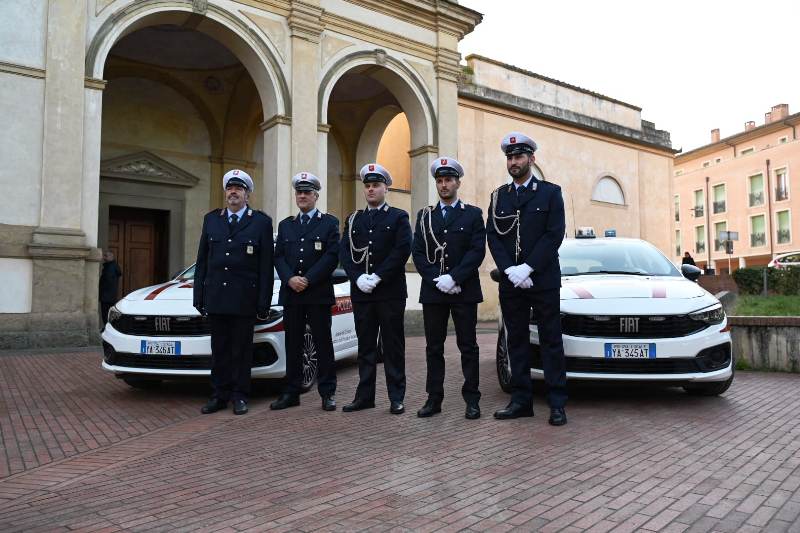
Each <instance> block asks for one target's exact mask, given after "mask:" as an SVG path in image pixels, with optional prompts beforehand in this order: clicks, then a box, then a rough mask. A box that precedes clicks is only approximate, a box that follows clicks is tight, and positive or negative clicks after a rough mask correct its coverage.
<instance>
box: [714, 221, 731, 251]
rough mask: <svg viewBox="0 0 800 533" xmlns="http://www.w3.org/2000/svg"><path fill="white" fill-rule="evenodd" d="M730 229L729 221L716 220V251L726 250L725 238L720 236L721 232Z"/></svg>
mask: <svg viewBox="0 0 800 533" xmlns="http://www.w3.org/2000/svg"><path fill="white" fill-rule="evenodd" d="M723 231H728V223H727V222H716V223H715V224H714V251H715V252H722V251H724V250H725V240H724V239H721V238H720V233H722V232H723Z"/></svg>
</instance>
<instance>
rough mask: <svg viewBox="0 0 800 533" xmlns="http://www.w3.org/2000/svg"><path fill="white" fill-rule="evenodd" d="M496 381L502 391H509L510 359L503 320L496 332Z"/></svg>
mask: <svg viewBox="0 0 800 533" xmlns="http://www.w3.org/2000/svg"><path fill="white" fill-rule="evenodd" d="M497 381H499V382H500V388H501V389H503V392H509V393H510V392H511V360H510V359H509V358H508V335H507V334H506V325H505V322H504V323H502V324H501V326H500V329H499V330H498V332H497Z"/></svg>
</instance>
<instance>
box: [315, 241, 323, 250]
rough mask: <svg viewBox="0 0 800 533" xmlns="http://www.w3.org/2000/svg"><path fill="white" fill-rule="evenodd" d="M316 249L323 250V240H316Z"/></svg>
mask: <svg viewBox="0 0 800 533" xmlns="http://www.w3.org/2000/svg"><path fill="white" fill-rule="evenodd" d="M314 249H315V250H317V251H320V250H322V241H316V242H315V243H314Z"/></svg>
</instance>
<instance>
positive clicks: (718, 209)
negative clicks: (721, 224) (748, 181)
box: [714, 200, 725, 213]
mask: <svg viewBox="0 0 800 533" xmlns="http://www.w3.org/2000/svg"><path fill="white" fill-rule="evenodd" d="M724 212H725V200H722V201H720V202H714V213H724Z"/></svg>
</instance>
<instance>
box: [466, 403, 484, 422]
mask: <svg viewBox="0 0 800 533" xmlns="http://www.w3.org/2000/svg"><path fill="white" fill-rule="evenodd" d="M480 417H481V408H480V407H478V404H467V409H466V411H464V418H466V419H467V420H475V419H476V418H480Z"/></svg>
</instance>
